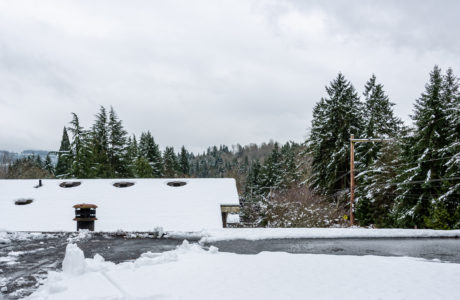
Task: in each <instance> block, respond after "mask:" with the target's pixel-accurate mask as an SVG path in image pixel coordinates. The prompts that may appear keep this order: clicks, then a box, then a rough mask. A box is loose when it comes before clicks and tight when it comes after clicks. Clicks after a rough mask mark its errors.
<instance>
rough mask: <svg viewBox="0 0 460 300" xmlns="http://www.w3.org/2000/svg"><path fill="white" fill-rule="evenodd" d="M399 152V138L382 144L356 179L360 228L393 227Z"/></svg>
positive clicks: (357, 218) (400, 144) (357, 216)
mask: <svg viewBox="0 0 460 300" xmlns="http://www.w3.org/2000/svg"><path fill="white" fill-rule="evenodd" d="M401 134H403V131H401ZM403 136H404V135H403ZM401 149H402V140H401V139H396V140H394V141H392V142H388V143H383V144H382V145H381V147H380V149H379V152H377V157H376V159H375V160H374V161H372V162H371V164H370V165H369V167H368V169H367V170H364V171H363V172H361V173H359V174H358V175H357V176H356V180H357V182H359V184H358V186H357V189H356V195H357V197H356V199H355V201H356V202H355V203H356V215H355V216H356V220H357V222H358V223H359V224H360V225H361V226H368V225H375V226H377V227H392V226H393V219H392V217H391V210H392V208H393V205H394V198H395V195H396V185H395V178H396V176H397V175H398V173H399V171H400V165H401V160H400V156H401V151H402V150H401Z"/></svg>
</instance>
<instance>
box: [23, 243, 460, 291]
mask: <svg viewBox="0 0 460 300" xmlns="http://www.w3.org/2000/svg"><path fill="white" fill-rule="evenodd" d="M78 250H79V249H78V248H77V247H76V246H75V245H73V246H69V247H68V248H67V251H66V258H65V261H67V262H71V263H69V264H67V263H66V264H64V266H65V267H64V272H59V273H57V272H51V273H50V274H49V277H48V279H47V280H46V282H45V284H44V285H43V286H41V287H40V288H39V289H38V290H37V291H36V292H35V293H34V294H32V295H31V296H30V297H29V298H30V299H37V300H38V299H50V300H51V299H70V300H71V299H191V298H194V299H445V300H448V299H459V298H460V290H459V289H458V288H457V285H458V278H460V264H449V263H439V262H435V261H426V260H421V259H415V258H409V257H377V256H334V255H315V254H288V253H283V252H262V253H260V254H257V255H238V254H233V253H220V252H218V251H217V248H215V247H211V248H210V249H209V250H208V251H206V250H205V249H203V248H202V247H200V246H198V245H196V244H189V243H187V242H184V243H183V244H182V245H181V246H179V247H178V248H177V249H176V250H173V251H168V252H164V253H152V252H147V253H144V254H143V255H142V256H141V257H139V258H138V259H137V260H135V261H132V262H125V263H120V264H113V263H111V262H106V261H104V259H103V258H102V257H101V256H100V255H96V256H95V257H94V258H93V259H85V260H82V257H81V254H82V253H81V250H80V251H78ZM69 265H70V266H71V267H68V266H69ZM76 270H78V272H77V271H76ZM346 278H352V280H345V279H346Z"/></svg>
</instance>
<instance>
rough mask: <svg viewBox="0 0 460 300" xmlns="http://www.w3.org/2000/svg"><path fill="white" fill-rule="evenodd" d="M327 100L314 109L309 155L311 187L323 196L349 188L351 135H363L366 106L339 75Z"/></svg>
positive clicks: (328, 91) (331, 85)
mask: <svg viewBox="0 0 460 300" xmlns="http://www.w3.org/2000/svg"><path fill="white" fill-rule="evenodd" d="M326 92H327V94H328V98H323V99H321V100H320V101H319V102H318V103H317V104H316V105H315V107H314V110H313V120H312V128H311V133H310V139H309V141H308V142H307V146H308V153H309V154H310V155H311V157H312V176H311V178H310V180H309V181H310V186H311V187H312V188H313V189H314V190H315V191H317V192H320V193H330V194H332V193H334V192H335V191H337V190H343V189H345V188H348V187H349V182H348V176H344V175H346V174H347V173H348V171H349V170H350V167H349V161H350V147H349V145H350V135H351V134H354V135H355V136H356V137H358V135H359V134H360V133H361V132H362V129H363V121H362V111H363V105H362V103H361V102H360V101H359V97H358V94H357V93H356V91H355V89H354V87H353V85H352V84H351V83H350V82H348V81H347V80H346V79H345V77H344V76H343V75H342V74H341V73H339V74H338V76H337V78H336V79H335V80H334V81H332V82H331V84H330V86H328V87H326Z"/></svg>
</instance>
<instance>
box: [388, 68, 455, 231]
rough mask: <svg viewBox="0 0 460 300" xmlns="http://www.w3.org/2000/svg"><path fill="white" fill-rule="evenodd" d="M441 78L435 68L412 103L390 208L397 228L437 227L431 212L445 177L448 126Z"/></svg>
mask: <svg viewBox="0 0 460 300" xmlns="http://www.w3.org/2000/svg"><path fill="white" fill-rule="evenodd" d="M443 85H444V84H443V76H442V74H441V69H440V68H439V67H438V66H435V67H434V69H433V71H431V72H430V80H429V83H428V84H427V85H426V86H425V92H424V93H422V95H421V96H420V98H418V99H417V100H416V104H415V108H414V114H413V116H412V119H413V121H414V125H415V130H414V133H413V134H412V135H411V136H409V137H408V138H407V142H406V145H405V149H404V151H403V162H404V163H405V164H406V165H405V166H404V169H403V170H402V171H401V174H400V175H399V176H398V179H399V184H398V188H397V193H398V196H397V197H396V205H395V208H394V217H395V221H396V225H397V226H404V227H414V226H417V227H418V228H424V227H438V226H437V225H436V224H434V223H433V221H434V219H433V217H434V215H433V212H434V208H435V207H436V206H437V205H438V204H439V201H438V199H439V197H440V196H441V194H442V191H443V182H442V181H438V180H440V179H441V178H442V177H443V176H444V174H445V173H446V167H445V162H446V160H445V159H446V152H445V151H444V149H445V148H446V147H447V146H448V137H449V123H448V118H447V117H448V115H447V109H448V102H447V101H446V99H445V97H443Z"/></svg>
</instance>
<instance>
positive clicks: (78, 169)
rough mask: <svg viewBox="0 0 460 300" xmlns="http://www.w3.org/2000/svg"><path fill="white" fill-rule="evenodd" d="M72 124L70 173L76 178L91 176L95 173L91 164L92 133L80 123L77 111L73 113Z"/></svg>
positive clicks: (70, 129) (70, 128)
mask: <svg viewBox="0 0 460 300" xmlns="http://www.w3.org/2000/svg"><path fill="white" fill-rule="evenodd" d="M70 125H71V126H70V127H69V131H70V132H71V133H72V143H71V145H70V147H71V152H72V158H73V161H72V167H71V172H70V174H71V176H72V177H76V178H90V177H91V174H93V173H94V170H92V166H91V162H92V151H91V139H90V137H91V134H90V133H89V132H88V131H85V130H84V128H83V127H82V126H81V125H80V120H79V118H78V116H77V115H76V114H75V113H72V121H70Z"/></svg>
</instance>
